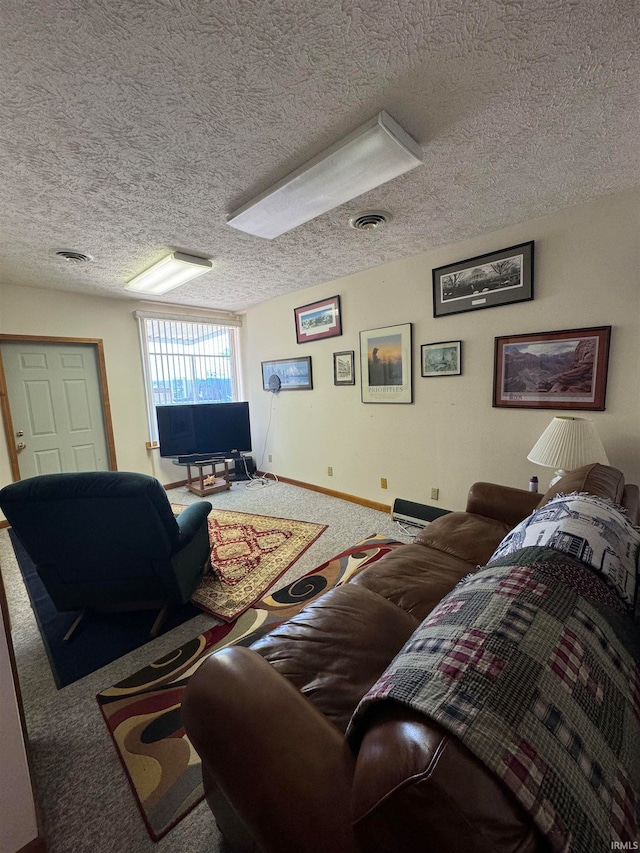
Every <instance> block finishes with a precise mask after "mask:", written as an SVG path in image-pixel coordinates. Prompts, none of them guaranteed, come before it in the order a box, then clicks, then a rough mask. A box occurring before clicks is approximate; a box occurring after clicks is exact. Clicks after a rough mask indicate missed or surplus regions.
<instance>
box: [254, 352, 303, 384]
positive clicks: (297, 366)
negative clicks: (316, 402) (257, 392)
mask: <svg viewBox="0 0 640 853" xmlns="http://www.w3.org/2000/svg"><path fill="white" fill-rule="evenodd" d="M261 364H262V387H263V389H264V390H265V391H310V390H311V389H312V388H313V378H312V376H311V356H310V355H308V356H306V357H302V358H278V359H276V360H275V361H263V362H261Z"/></svg>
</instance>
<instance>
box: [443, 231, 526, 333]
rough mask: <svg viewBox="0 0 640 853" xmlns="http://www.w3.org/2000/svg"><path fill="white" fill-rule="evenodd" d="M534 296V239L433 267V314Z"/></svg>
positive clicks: (461, 310)
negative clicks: (497, 250) (444, 265)
mask: <svg viewBox="0 0 640 853" xmlns="http://www.w3.org/2000/svg"><path fill="white" fill-rule="evenodd" d="M529 299H533V240H531V241H530V242H528V243H520V244H519V245H518V246H511V247H510V248H508V249H502V250H501V251H499V252H490V253H489V254H487V255H478V256H477V257H475V258H468V259H467V260H466V261H458V262H457V263H455V264H448V265H447V266H446V267H438V269H434V270H433V316H434V317H444V316H446V315H447V314H460V313H461V312H463V311H475V310H476V309H478V308H493V307H494V306H496V305H509V304H510V303H512V302H526V301H527V300H529Z"/></svg>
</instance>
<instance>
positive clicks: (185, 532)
mask: <svg viewBox="0 0 640 853" xmlns="http://www.w3.org/2000/svg"><path fill="white" fill-rule="evenodd" d="M212 509H213V507H212V505H211V504H210V503H209V501H198V503H195V504H189V506H187V507H185V508H184V509H183V510H182V512H181V513H180V514H179V515H177V516H176V521H177V522H178V528H179V530H180V534H179V537H180V538H179V540H178V543H179V544H178V549H180V548H183V547H184V546H185V545H186V544H187V542H190V541H191V540H192V539H193V537H194V536H195V535H196V533H197V532H198V530H199V529H200V527H201V526H202V524H203V523H204V521H205V519H206V517H207V516H208V515H209V513H210V512H211V510H212Z"/></svg>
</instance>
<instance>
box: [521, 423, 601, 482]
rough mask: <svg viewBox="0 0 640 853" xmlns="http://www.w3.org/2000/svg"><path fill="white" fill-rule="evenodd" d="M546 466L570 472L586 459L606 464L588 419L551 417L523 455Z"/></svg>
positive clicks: (585, 461)
mask: <svg viewBox="0 0 640 853" xmlns="http://www.w3.org/2000/svg"><path fill="white" fill-rule="evenodd" d="M527 459H528V460H529V461H530V462H534V463H535V464H536V465H544V466H546V467H547V468H560V469H563V470H565V471H572V470H573V469H574V468H580V467H581V466H582V465H588V464H589V463H590V462H600V463H602V464H604V465H608V464H609V460H608V459H607V454H606V453H605V449H604V447H603V446H602V442H601V441H600V437H599V436H598V433H597V432H596V428H595V426H594V425H593V421H592V420H590V419H589V418H571V417H557V418H554V419H553V420H552V421H551V423H550V424H549V426H548V427H547V428H546V429H545V431H544V432H543V433H542V435H541V436H540V438H539V439H538V441H537V442H536V443H535V444H534V446H533V447H532V449H531V452H530V453H529V455H528V456H527Z"/></svg>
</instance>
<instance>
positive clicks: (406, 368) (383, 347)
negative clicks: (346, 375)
mask: <svg viewBox="0 0 640 853" xmlns="http://www.w3.org/2000/svg"><path fill="white" fill-rule="evenodd" d="M360 376H361V391H362V402H363V403H413V383H412V371H411V323H403V324H402V325H399V326H384V327H383V328H380V329H367V330H366V331H365V332H360Z"/></svg>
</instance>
